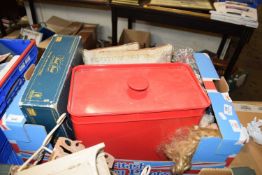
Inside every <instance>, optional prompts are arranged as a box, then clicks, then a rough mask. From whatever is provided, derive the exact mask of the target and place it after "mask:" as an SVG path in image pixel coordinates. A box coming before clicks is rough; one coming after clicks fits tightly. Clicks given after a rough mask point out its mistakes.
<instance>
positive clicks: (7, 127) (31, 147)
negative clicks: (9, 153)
mask: <svg viewBox="0 0 262 175" xmlns="http://www.w3.org/2000/svg"><path fill="white" fill-rule="evenodd" d="M33 70H34V65H32V66H31V67H30V68H29V69H28V71H27V72H26V73H25V79H26V81H25V83H24V84H23V85H22V87H21V89H20V90H19V91H18V93H17V95H16V96H15V98H14V99H13V101H12V103H11V104H10V106H9V107H8V108H7V110H6V112H5V113H4V115H3V118H2V119H1V122H0V123H1V125H0V126H1V129H2V131H3V132H4V134H5V136H6V138H7V139H8V141H9V142H10V143H11V144H12V146H13V149H14V150H15V152H16V153H17V155H18V156H19V157H20V158H21V160H26V159H27V158H28V157H30V156H31V155H32V154H33V153H34V152H35V151H36V150H37V149H38V148H39V147H40V146H41V145H42V143H43V141H44V139H45V137H46V135H47V133H46V130H45V127H44V126H41V125H34V124H26V118H25V116H24V114H23V113H22V111H21V109H20V108H19V106H18V104H19V101H20V99H21V97H22V95H23V94H24V92H25V90H26V87H27V85H28V83H29V79H30V77H31V74H32V72H33ZM45 159H47V157H45Z"/></svg>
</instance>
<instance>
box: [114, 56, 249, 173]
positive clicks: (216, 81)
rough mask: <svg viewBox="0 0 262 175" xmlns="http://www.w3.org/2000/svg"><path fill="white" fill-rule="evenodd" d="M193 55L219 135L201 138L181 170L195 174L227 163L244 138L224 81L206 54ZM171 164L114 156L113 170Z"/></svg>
mask: <svg viewBox="0 0 262 175" xmlns="http://www.w3.org/2000/svg"><path fill="white" fill-rule="evenodd" d="M194 57H195V59H196V63H197V65H198V68H199V71H200V74H201V77H202V79H203V81H204V85H205V88H206V91H207V93H208V96H209V98H210V100H211V107H212V110H213V112H214V115H215V119H216V122H217V125H218V127H219V130H220V133H221V137H206V138H202V139H201V140H200V143H199V145H198V147H197V149H196V152H195V153H194V156H193V158H192V167H191V169H190V170H188V171H186V172H185V173H184V174H187V175H189V174H198V173H199V171H200V170H201V169H202V168H224V167H225V166H228V165H229V164H230V163H231V162H232V160H233V159H234V157H235V156H236V155H237V154H238V153H239V151H240V150H241V148H242V147H243V144H244V143H245V141H246V139H247V138H246V137H244V136H243V135H242V134H241V132H242V126H241V124H240V121H239V119H238V116H237V114H236V112H235V110H234V107H233V104H232V101H231V99H230V97H229V95H228V85H227V83H226V81H225V80H224V79H223V78H220V77H219V76H218V74H217V72H216V70H215V67H214V65H213V63H212V61H211V59H210V58H209V57H208V55H206V54H203V53H195V54H194ZM116 158H117V157H116ZM174 164H175V163H174V162H171V161H143V160H123V159H116V160H115V163H114V171H115V172H116V173H117V174H119V175H129V174H130V175H139V174H140V173H141V172H142V170H143V168H144V167H145V166H146V165H150V166H151V173H150V174H152V175H169V174H170V175H171V167H172V166H173V165H174Z"/></svg>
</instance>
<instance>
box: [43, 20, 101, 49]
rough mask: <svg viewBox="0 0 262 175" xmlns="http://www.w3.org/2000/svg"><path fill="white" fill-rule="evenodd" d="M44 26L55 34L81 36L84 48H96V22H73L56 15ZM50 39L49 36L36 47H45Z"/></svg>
mask: <svg viewBox="0 0 262 175" xmlns="http://www.w3.org/2000/svg"><path fill="white" fill-rule="evenodd" d="M46 26H47V28H48V29H50V30H52V31H53V32H55V33H56V34H60V35H79V36H81V37H82V42H83V48H84V49H94V48H96V40H97V33H96V29H97V25H96V24H86V23H81V22H73V21H69V20H65V19H62V18H59V17H56V16H52V17H51V18H50V19H48V20H47V21H46ZM50 41H51V37H50V38H48V39H46V40H44V41H42V42H41V43H40V44H39V45H38V48H40V49H45V48H46V47H47V46H48V44H49V43H50Z"/></svg>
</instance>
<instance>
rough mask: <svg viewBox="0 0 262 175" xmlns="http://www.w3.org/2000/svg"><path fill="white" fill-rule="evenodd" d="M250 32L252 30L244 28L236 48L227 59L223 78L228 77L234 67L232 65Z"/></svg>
mask: <svg viewBox="0 0 262 175" xmlns="http://www.w3.org/2000/svg"><path fill="white" fill-rule="evenodd" d="M250 32H252V30H249V29H244V30H243V32H242V34H241V36H240V38H239V41H238V43H237V46H236V49H235V51H234V53H233V55H232V57H231V59H230V60H229V63H228V66H227V68H226V71H225V78H226V79H228V78H229V77H230V75H231V73H232V71H233V69H234V66H235V64H236V62H237V60H238V57H239V55H240V53H241V51H242V49H243V47H244V46H245V44H246V42H247V40H248V38H249V37H250Z"/></svg>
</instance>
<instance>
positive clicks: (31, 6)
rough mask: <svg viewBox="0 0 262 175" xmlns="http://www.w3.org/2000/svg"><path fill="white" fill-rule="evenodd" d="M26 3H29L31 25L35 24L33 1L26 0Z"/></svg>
mask: <svg viewBox="0 0 262 175" xmlns="http://www.w3.org/2000/svg"><path fill="white" fill-rule="evenodd" d="M28 3H29V8H30V11H31V15H32V20H33V24H37V19H36V13H35V6H34V1H33V0H28Z"/></svg>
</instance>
